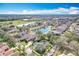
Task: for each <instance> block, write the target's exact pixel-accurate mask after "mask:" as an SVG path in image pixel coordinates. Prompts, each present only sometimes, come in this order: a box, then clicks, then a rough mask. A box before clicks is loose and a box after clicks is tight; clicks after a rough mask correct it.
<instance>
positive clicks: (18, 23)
mask: <svg viewBox="0 0 79 59" xmlns="http://www.w3.org/2000/svg"><path fill="white" fill-rule="evenodd" d="M30 22H33V21H29V22H28V21H23V20H14V21H3V22H0V23H8V24H13V25H20V24H26V23H30Z"/></svg>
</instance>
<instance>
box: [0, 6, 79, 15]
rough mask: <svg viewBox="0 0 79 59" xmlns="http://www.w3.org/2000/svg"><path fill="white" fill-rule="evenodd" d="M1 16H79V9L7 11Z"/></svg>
mask: <svg viewBox="0 0 79 59" xmlns="http://www.w3.org/2000/svg"><path fill="white" fill-rule="evenodd" d="M0 14H79V8H77V7H70V8H57V9H51V10H22V11H5V12H0Z"/></svg>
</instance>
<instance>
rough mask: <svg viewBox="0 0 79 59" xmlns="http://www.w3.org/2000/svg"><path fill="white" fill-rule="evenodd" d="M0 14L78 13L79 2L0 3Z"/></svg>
mask: <svg viewBox="0 0 79 59" xmlns="http://www.w3.org/2000/svg"><path fill="white" fill-rule="evenodd" d="M0 14H79V4H78V3H66V4H64V3H57V4H56V3H0Z"/></svg>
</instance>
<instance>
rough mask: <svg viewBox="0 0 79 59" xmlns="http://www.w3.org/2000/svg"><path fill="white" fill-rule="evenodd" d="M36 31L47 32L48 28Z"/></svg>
mask: <svg viewBox="0 0 79 59" xmlns="http://www.w3.org/2000/svg"><path fill="white" fill-rule="evenodd" d="M38 31H40V32H42V33H48V32H49V28H48V27H47V28H41V29H39V30H38Z"/></svg>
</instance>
